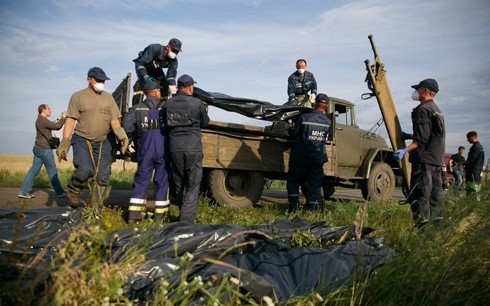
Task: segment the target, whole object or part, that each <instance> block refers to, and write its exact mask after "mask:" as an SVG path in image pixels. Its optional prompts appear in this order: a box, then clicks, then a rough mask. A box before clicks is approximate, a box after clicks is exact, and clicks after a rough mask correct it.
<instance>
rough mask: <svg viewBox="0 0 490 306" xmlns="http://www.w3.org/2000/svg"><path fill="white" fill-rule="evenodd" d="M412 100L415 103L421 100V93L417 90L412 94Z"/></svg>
mask: <svg viewBox="0 0 490 306" xmlns="http://www.w3.org/2000/svg"><path fill="white" fill-rule="evenodd" d="M412 100H414V101H419V100H420V96H419V91H418V90H417V89H415V91H414V92H412Z"/></svg>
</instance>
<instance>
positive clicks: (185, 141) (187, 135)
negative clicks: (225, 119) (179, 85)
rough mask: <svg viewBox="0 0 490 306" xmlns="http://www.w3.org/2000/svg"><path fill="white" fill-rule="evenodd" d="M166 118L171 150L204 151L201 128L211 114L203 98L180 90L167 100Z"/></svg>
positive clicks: (205, 124) (206, 123) (207, 121)
mask: <svg viewBox="0 0 490 306" xmlns="http://www.w3.org/2000/svg"><path fill="white" fill-rule="evenodd" d="M164 118H165V119H164V120H165V126H166V129H167V131H168V135H169V137H170V144H169V147H170V152H183V151H185V152H202V143H201V128H203V127H206V126H207V125H208V123H209V116H208V113H207V111H206V107H205V106H204V104H203V102H202V101H201V100H199V99H198V98H195V97H193V96H191V95H188V94H187V93H183V92H180V91H179V92H178V93H177V95H175V96H174V97H172V98H171V99H169V100H168V101H167V103H166V105H165V107H164Z"/></svg>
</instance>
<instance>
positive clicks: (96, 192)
mask: <svg viewBox="0 0 490 306" xmlns="http://www.w3.org/2000/svg"><path fill="white" fill-rule="evenodd" d="M88 189H89V198H88V205H89V206H100V207H102V206H104V201H105V200H106V199H107V198H108V197H109V195H110V193H111V189H112V187H111V186H110V185H107V186H103V185H100V184H99V183H98V182H97V180H95V179H93V178H92V179H90V180H89V183H88Z"/></svg>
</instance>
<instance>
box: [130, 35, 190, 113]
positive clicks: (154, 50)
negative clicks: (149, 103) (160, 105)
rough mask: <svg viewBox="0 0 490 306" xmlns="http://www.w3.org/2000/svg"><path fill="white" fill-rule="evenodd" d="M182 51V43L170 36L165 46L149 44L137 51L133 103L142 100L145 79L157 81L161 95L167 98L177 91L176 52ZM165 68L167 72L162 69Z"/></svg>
mask: <svg viewBox="0 0 490 306" xmlns="http://www.w3.org/2000/svg"><path fill="white" fill-rule="evenodd" d="M180 51H182V43H181V42H180V40H178V39H177V38H172V39H171V40H170V41H169V42H168V44H167V45H166V46H162V45H160V44H150V45H148V46H147V47H146V48H145V49H144V50H143V51H141V52H139V53H138V58H136V59H134V60H133V62H134V64H135V69H136V75H137V76H138V80H137V81H136V83H135V84H134V87H133V90H134V95H133V105H136V104H138V103H141V101H143V91H142V88H143V85H144V82H145V81H157V82H159V83H160V90H161V96H162V98H163V99H165V100H167V98H168V97H169V95H174V94H176V93H177V85H176V82H175V78H176V76H177V68H178V66H179V62H178V61H177V54H179V52H180ZM165 68H168V69H167V74H166V75H165V72H164V71H163V69H165Z"/></svg>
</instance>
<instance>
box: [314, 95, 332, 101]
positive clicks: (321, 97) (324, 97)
mask: <svg viewBox="0 0 490 306" xmlns="http://www.w3.org/2000/svg"><path fill="white" fill-rule="evenodd" d="M315 102H319V103H328V102H330V98H329V97H328V96H327V95H326V94H322V93H320V94H318V95H316V97H315Z"/></svg>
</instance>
